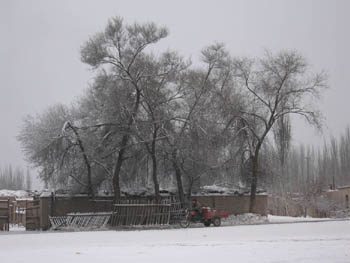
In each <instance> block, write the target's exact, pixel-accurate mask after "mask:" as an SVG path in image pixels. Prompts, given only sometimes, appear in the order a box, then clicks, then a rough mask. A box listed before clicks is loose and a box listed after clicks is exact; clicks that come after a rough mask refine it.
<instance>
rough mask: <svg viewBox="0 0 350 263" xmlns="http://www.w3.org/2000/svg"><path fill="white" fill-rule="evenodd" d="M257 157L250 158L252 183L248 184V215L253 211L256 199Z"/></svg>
mask: <svg viewBox="0 0 350 263" xmlns="http://www.w3.org/2000/svg"><path fill="white" fill-rule="evenodd" d="M258 165H259V163H258V155H254V156H253V157H252V181H251V184H250V200H249V201H250V202H249V213H253V212H254V211H255V203H256V202H255V200H256V199H255V197H256V188H257V184H258Z"/></svg>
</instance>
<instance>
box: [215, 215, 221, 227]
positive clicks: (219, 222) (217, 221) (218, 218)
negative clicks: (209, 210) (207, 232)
mask: <svg viewBox="0 0 350 263" xmlns="http://www.w3.org/2000/svg"><path fill="white" fill-rule="evenodd" d="M213 224H214V226H220V225H221V218H220V217H215V218H214V221H213Z"/></svg>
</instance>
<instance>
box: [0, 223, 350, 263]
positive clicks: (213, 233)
mask: <svg viewBox="0 0 350 263" xmlns="http://www.w3.org/2000/svg"><path fill="white" fill-rule="evenodd" d="M219 261H220V262H240V263H244V262H259V263H261V262H275V263H277V262H281V263H282V262H293V263H295V262H298V263H302V262H317V263H321V262H324V263H336V262H339V263H340V262H341V263H345V262H350V221H335V222H333V221H332V222H319V223H298V224H272V225H243V226H232V227H219V228H214V227H210V228H190V229H168V230H142V231H99V232H70V233H68V232H65V233H60V232H55V233H52V232H51V233H44V232H43V233H33V234H24V233H23V234H0V262H1V263H5V262H6V263H7V262H8V263H17V262H26V263H32V262H33V263H41V262H43V263H44V262H45V263H47V262H50V263H56V262H57V263H62V262H67V263H68V262H74V263H80V262H84V263H90V262H91V263H92V262H94V263H104V262H108V263H111V262H142V263H143V262H154V263H156V262H161V263H168V262H201V263H202V262H211V263H213V262H214V263H215V262H219Z"/></svg>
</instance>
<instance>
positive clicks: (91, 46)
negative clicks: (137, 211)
mask: <svg viewBox="0 0 350 263" xmlns="http://www.w3.org/2000/svg"><path fill="white" fill-rule="evenodd" d="M167 35H168V31H167V29H166V28H164V27H158V26H157V25H155V24H154V23H145V24H138V23H134V24H131V25H128V24H124V22H123V19H122V18H120V17H115V18H112V19H110V20H109V22H108V25H107V26H106V28H105V30H104V31H103V32H100V33H97V34H95V35H94V36H93V37H91V38H90V40H89V41H87V42H86V43H85V44H84V46H83V47H82V49H81V60H82V61H83V62H84V63H86V64H88V65H90V66H91V67H92V68H94V69H96V70H97V69H99V70H103V71H105V72H106V74H108V75H109V76H110V77H111V78H113V79H115V80H116V83H117V85H116V86H115V89H118V88H120V87H123V88H127V89H128V96H129V98H130V102H131V103H130V105H128V107H127V108H125V109H124V111H123V113H124V114H125V121H126V123H125V130H124V133H123V135H122V136H121V138H120V141H119V144H118V146H117V148H116V157H115V158H116V161H115V164H114V167H113V189H114V196H115V200H119V199H120V172H121V169H122V166H123V163H124V161H125V159H126V152H127V147H128V144H129V143H130V138H131V130H132V128H133V126H134V123H135V119H136V118H137V117H138V114H139V111H140V104H141V99H142V97H141V96H142V91H143V89H144V87H145V85H146V84H147V80H148V78H149V77H150V74H151V75H152V73H153V72H150V71H149V66H151V65H150V62H151V61H152V60H151V58H150V55H148V54H146V53H145V49H146V48H147V47H148V46H150V45H152V44H155V43H157V42H158V41H159V40H161V39H162V38H164V37H166V36H167Z"/></svg>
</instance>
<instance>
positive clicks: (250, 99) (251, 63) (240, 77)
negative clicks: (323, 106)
mask: <svg viewBox="0 0 350 263" xmlns="http://www.w3.org/2000/svg"><path fill="white" fill-rule="evenodd" d="M234 65H235V76H236V80H237V83H238V85H239V86H240V88H241V89H242V91H243V92H244V94H245V98H246V99H245V102H246V104H245V107H244V108H242V110H241V116H239V118H241V119H242V120H243V121H244V123H245V129H246V131H248V133H249V134H250V158H251V161H252V168H251V169H252V170H251V171H252V172H251V176H252V180H251V195H250V206H249V210H250V211H251V212H253V211H254V208H255V196H256V190H257V183H258V174H259V154H260V150H261V147H262V145H263V143H264V141H265V139H266V137H267V135H268V134H269V132H270V130H271V129H272V127H273V126H274V124H275V123H276V121H278V120H279V119H280V118H282V117H283V116H286V115H289V114H297V115H300V116H302V117H304V118H305V120H306V121H307V122H308V123H309V124H311V125H314V126H315V127H317V128H320V127H321V115H320V113H319V112H318V111H317V110H316V109H315V108H313V107H312V106H311V104H310V100H308V99H310V98H318V97H319V95H320V92H321V91H322V90H323V89H324V88H325V87H326V83H325V81H326V76H325V74H324V73H319V74H316V75H314V76H309V67H308V65H307V63H306V61H305V59H304V58H303V57H302V56H301V55H300V54H298V53H297V52H293V51H292V52H290V51H282V52H280V53H278V54H276V55H274V54H271V53H266V55H265V56H264V57H263V58H262V59H260V60H251V59H246V58H243V59H236V60H235V61H234Z"/></svg>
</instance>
